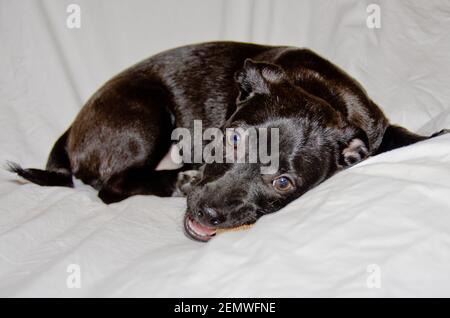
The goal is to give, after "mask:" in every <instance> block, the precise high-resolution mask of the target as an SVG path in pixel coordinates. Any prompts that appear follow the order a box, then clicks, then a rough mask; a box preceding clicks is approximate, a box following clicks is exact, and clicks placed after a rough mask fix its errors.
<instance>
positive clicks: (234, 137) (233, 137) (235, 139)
mask: <svg viewBox="0 0 450 318" xmlns="http://www.w3.org/2000/svg"><path fill="white" fill-rule="evenodd" d="M240 140H241V135H239V134H238V133H237V132H233V133H231V134H229V135H228V140H227V141H228V144H230V146H235V147H236V146H237V145H238V143H239V141H240Z"/></svg>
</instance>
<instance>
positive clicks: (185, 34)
mask: <svg viewBox="0 0 450 318" xmlns="http://www.w3.org/2000/svg"><path fill="white" fill-rule="evenodd" d="M70 3H72V1H60V0H50V1H25V0H19V1H17V0H3V1H1V2H0V40H1V41H0V43H1V49H0V103H1V104H0V144H1V152H0V162H2V163H4V162H6V160H11V161H16V162H20V163H21V164H22V165H24V166H26V167H37V168H39V167H41V168H42V167H44V165H45V160H46V157H47V155H48V153H49V150H50V148H51V146H52V144H53V142H54V141H55V140H56V138H57V137H58V136H59V135H60V134H62V133H63V131H64V130H65V129H66V128H67V127H68V126H69V125H70V122H71V121H72V120H73V118H74V117H75V115H76V114H77V112H78V111H79V109H80V107H81V105H82V103H83V102H84V101H86V100H87V98H88V97H89V96H90V95H91V94H92V93H93V92H94V91H95V90H96V89H97V88H98V87H99V86H100V85H101V84H102V83H103V82H104V81H106V80H107V79H108V78H110V77H111V76H112V75H114V74H115V73H117V72H118V71H120V70H122V69H124V68H125V67H128V66H130V65H132V64H133V63H135V62H137V61H139V60H141V59H143V58H146V57H147V56H150V55H152V54H154V53H157V52H159V51H161V50H164V49H168V48H171V47H175V46H179V45H183V44H187V43H193V42H201V41H210V40H218V39H227V40H240V41H254V42H263V43H271V44H287V45H294V46H306V47H310V48H312V49H313V50H315V51H317V52H318V53H319V54H321V55H323V56H325V57H327V58H329V59H330V60H332V61H333V62H335V63H336V64H338V65H339V66H341V67H342V68H343V69H345V70H346V71H348V72H349V73H350V74H351V75H352V76H354V77H355V78H356V79H357V80H359V81H360V82H361V83H362V84H363V86H364V87H365V88H366V90H367V91H368V94H369V95H370V96H371V97H372V98H373V99H374V101H375V102H377V103H378V104H379V105H380V106H381V107H382V108H383V110H384V111H385V112H386V114H387V115H388V117H389V118H390V119H391V120H392V122H394V123H397V124H401V125H405V126H407V127H408V128H410V129H412V130H413V131H416V132H420V133H424V134H430V133H433V132H435V131H438V130H440V129H441V128H445V127H447V128H450V103H449V100H450V85H449V83H450V55H449V54H450V53H449V52H450V33H449V32H448V30H450V2H449V1H446V0H443V1H419V0H417V1H360V0H339V1H326V0H323V1H296V0H295V1H294V0H291V1H287V0H285V1H269V0H264V1H237V0H232V1H209V0H203V1H195V3H193V2H192V1H186V0H185V1H178V0H170V1H166V0H164V1H162V0H158V1H153V0H152V1H143V0H142V1H126V2H125V1H118V0H115V1H110V0H108V1H106V0H95V1H87V0H83V1H82V0H78V1H77V3H78V4H79V5H80V7H81V12H82V15H81V28H80V29H68V28H67V27H66V18H67V16H68V13H66V8H67V5H68V4H70ZM370 3H377V4H379V6H380V8H381V28H379V29H371V28H368V27H367V25H366V19H367V17H368V13H367V12H366V8H367V6H368V5H369V4H370ZM185 207H186V205H185V201H184V199H181V198H158V197H154V196H136V197H132V198H129V199H127V200H125V201H123V202H120V203H117V204H112V205H109V206H107V205H104V204H103V203H101V202H100V200H99V199H98V198H97V196H96V192H95V191H94V190H93V189H91V188H90V187H88V186H85V185H82V184H81V183H79V182H78V183H77V187H76V188H75V189H69V188H59V187H39V186H36V185H33V184H28V183H26V184H22V182H19V181H18V179H17V178H16V177H15V176H14V175H12V174H10V173H8V172H7V171H5V170H3V169H2V170H1V171H0V296H26V297H29V296H57V297H73V296H75V297H76V296H106V297H109V296H126V297H131V296H157V297H159V296H186V297H188V296H193V297H197V296H201V297H211V296H216V297H222V296H232V297H253V296H257V297H270V296H271V297H284V296H293V297H299V296H331V297H338V296H340V297H352V296H360V297H381V296H388V297H399V296H403V297H410V296H447V297H449V296H450V275H449V264H450V135H446V136H441V137H438V138H435V139H432V140H428V141H425V142H421V143H418V144H415V145H413V146H410V147H406V148H403V149H397V150H394V151H392V152H389V153H385V154H382V155H380V156H377V157H373V158H370V159H368V160H366V161H364V162H363V163H360V164H358V165H356V166H354V167H352V168H350V169H348V170H346V171H343V172H341V173H338V174H337V175H336V176H334V177H332V178H331V179H329V180H327V181H326V182H324V183H323V184H321V185H319V186H318V187H316V188H315V189H313V190H311V191H310V192H308V193H307V194H305V195H304V196H303V197H301V198H299V199H297V200H296V201H294V202H293V203H291V204H290V205H288V206H287V207H285V208H284V209H282V210H281V211H279V212H278V213H275V214H272V215H269V216H265V217H263V218H262V219H260V221H258V222H257V224H256V225H255V226H254V227H253V228H252V229H250V230H248V231H245V232H236V233H225V234H221V235H218V236H217V237H215V238H214V239H213V240H212V241H210V242H209V243H207V244H203V243H197V242H194V241H191V240H189V239H187V238H186V237H185V236H184V234H183V230H182V218H183V213H184V209H185ZM74 264H75V266H76V267H77V268H79V269H80V282H81V285H80V287H81V288H69V287H70V286H71V284H70V279H71V277H72V276H71V274H73V272H72V269H73V267H71V265H74ZM374 269H375V270H374ZM374 282H376V283H375V285H374ZM72 287H73V286H72ZM370 287H372V288H370ZM376 287H379V288H376Z"/></svg>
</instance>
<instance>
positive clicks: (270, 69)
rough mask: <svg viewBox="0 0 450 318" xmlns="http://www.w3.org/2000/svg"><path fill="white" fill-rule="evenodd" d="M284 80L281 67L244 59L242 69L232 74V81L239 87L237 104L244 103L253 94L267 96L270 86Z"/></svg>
mask: <svg viewBox="0 0 450 318" xmlns="http://www.w3.org/2000/svg"><path fill="white" fill-rule="evenodd" d="M284 78H285V73H284V71H283V69H282V68H281V67H279V66H277V65H274V64H270V63H265V62H254V61H252V60H251V59H246V60H245V62H244V67H243V68H242V69H241V70H239V71H237V72H236V73H235V74H234V79H235V81H236V83H237V84H238V87H239V96H238V98H237V103H238V104H242V103H245V102H246V101H248V100H249V99H250V98H252V97H253V96H254V95H255V94H269V93H270V84H271V83H279V82H281V81H282V80H283V79H284Z"/></svg>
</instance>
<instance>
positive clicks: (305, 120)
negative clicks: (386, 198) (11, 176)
mask: <svg viewBox="0 0 450 318" xmlns="http://www.w3.org/2000/svg"><path fill="white" fill-rule="evenodd" d="M198 121H201V125H202V127H201V129H200V135H201V136H200V138H192V139H191V141H193V142H189V143H186V140H187V139H188V138H187V137H184V138H177V136H178V137H180V136H181V135H183V134H182V133H180V132H181V131H183V132H184V133H186V134H185V136H187V135H190V136H194V137H195V136H196V135H198V134H199V133H198V131H195V129H196V125H198V123H199V122H198ZM179 129H182V130H181V131H180V130H179ZM208 129H213V130H209V131H208ZM174 131H175V132H177V134H176V135H177V136H175V138H174ZM446 132H448V130H442V131H441V132H438V133H436V134H434V135H432V136H420V135H417V134H414V133H412V132H410V131H408V130H407V129H405V128H403V127H399V126H395V125H392V124H390V123H389V121H388V119H387V118H386V116H385V115H384V114H383V112H382V110H381V109H380V108H379V107H378V106H377V105H376V104H375V103H374V102H373V101H372V100H371V99H370V97H369V96H368V95H367V93H366V92H365V90H364V89H363V88H362V87H361V85H360V84H359V83H358V82H356V81H355V80H354V79H353V78H351V77H350V76H349V75H348V74H346V73H345V72H344V71H342V70H341V69H339V68H338V67H337V66H335V65H334V64H332V63H331V62H329V61H328V60H326V59H324V58H322V57H320V56H319V55H317V54H315V53H314V52H312V51H310V50H308V49H302V48H295V47H282V46H266V45H256V44H248V43H236V42H211V43H203V44H196V45H190V46H184V47H180V48H176V49H172V50H169V51H165V52H162V53H160V54H157V55H155V56H152V57H150V58H148V59H146V60H144V61H142V62H140V63H138V64H136V65H134V66H132V67H130V68H129V69H127V70H125V71H123V72H122V73H120V74H118V75H117V76H115V77H113V78H112V79H111V80H109V81H108V82H107V83H106V84H105V85H104V86H103V87H101V88H100V89H99V90H98V91H97V92H96V93H95V94H94V95H93V96H92V97H91V98H90V99H89V100H88V101H87V103H86V104H85V105H84V107H83V108H82V109H81V111H80V112H79V114H78V116H77V117H76V118H75V120H74V122H73V123H72V125H71V126H70V127H69V128H68V129H67V131H66V132H65V133H64V134H63V135H62V136H61V137H60V138H59V139H58V140H57V141H56V143H55V145H54V147H53V149H52V151H51V152H50V156H49V159H48V162H47V166H46V169H45V170H39V169H24V168H21V167H20V166H19V165H17V164H11V166H10V170H11V171H13V172H15V173H17V174H18V175H20V176H21V177H23V178H25V179H27V180H29V181H31V182H33V183H36V184H39V185H43V186H66V187H72V186H73V177H75V178H78V179H80V180H82V181H83V182H84V183H86V184H89V185H91V186H92V187H94V188H95V189H97V190H98V191H99V193H98V195H99V197H100V198H101V199H102V200H103V201H104V202H105V203H108V204H109V203H113V202H118V201H121V200H124V199H126V198H128V197H130V196H133V195H139V194H141V195H158V196H172V195H186V196H187V212H186V215H185V229H186V233H187V234H188V235H189V236H190V237H191V238H194V239H196V240H199V241H208V240H209V239H210V238H211V237H212V236H214V234H215V233H216V231H217V230H218V229H224V228H225V229H226V228H234V227H237V226H241V225H246V224H252V223H254V222H255V221H256V220H257V219H258V218H259V217H261V216H263V215H265V214H268V213H272V212H275V211H278V210H279V209H281V208H282V207H284V206H285V205H287V204H288V203H289V202H291V201H292V200H294V199H296V198H298V197H300V196H301V195H302V194H303V193H305V192H306V191H308V190H310V189H311V188H313V187H315V186H316V185H318V184H320V183H321V182H322V181H324V180H325V179H327V178H329V177H331V176H332V175H334V174H335V173H337V172H338V171H340V170H342V169H345V168H347V167H349V166H352V165H354V164H356V163H358V162H360V161H362V160H364V159H366V158H367V157H369V156H373V155H377V154H379V153H382V152H385V151H389V150H392V149H395V148H399V147H403V146H407V145H410V144H413V143H416V142H419V141H422V140H425V139H427V138H431V137H434V136H437V135H439V134H442V133H446ZM205 136H206V138H205ZM174 140H175V141H176V142H177V144H178V148H177V149H178V150H180V149H182V151H180V152H179V156H180V157H181V158H182V159H183V160H180V162H179V163H180V167H178V168H177V169H173V170H156V167H157V166H158V164H159V162H160V161H161V160H162V159H163V157H164V156H165V155H166V154H167V153H168V152H169V151H171V150H170V149H171V146H172V144H173V143H174ZM261 141H263V142H261ZM217 143H219V145H220V144H222V147H221V146H218V144H217ZM261 147H263V148H264V147H266V148H264V149H262V148H261ZM199 149H200V150H199ZM190 150H192V151H190ZM199 151H200V155H197V156H196V155H195V154H196V153H199ZM192 153H194V155H193V157H191V156H190V155H189V154H192ZM275 154H276V155H275ZM194 159H199V160H194Z"/></svg>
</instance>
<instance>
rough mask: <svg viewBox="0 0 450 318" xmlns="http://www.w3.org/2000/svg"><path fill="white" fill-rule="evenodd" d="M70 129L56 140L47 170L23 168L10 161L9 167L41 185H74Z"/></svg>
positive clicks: (10, 169)
mask: <svg viewBox="0 0 450 318" xmlns="http://www.w3.org/2000/svg"><path fill="white" fill-rule="evenodd" d="M69 131H70V129H69V130H67V131H66V132H65V133H64V134H63V135H62V136H61V137H60V138H59V139H58V140H57V141H56V143H55V145H54V146H53V149H52V151H51V152H50V155H49V157H48V162H47V166H46V168H45V170H41V169H23V168H22V167H21V166H20V165H18V164H17V163H14V162H8V163H7V169H8V170H9V171H11V172H13V173H17V174H18V175H19V176H21V177H22V178H24V179H26V180H28V181H30V182H33V183H36V184H39V185H41V186H60V187H73V180H72V171H71V168H70V160H69V156H68V154H67V150H66V144H67V136H68V135H69Z"/></svg>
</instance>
